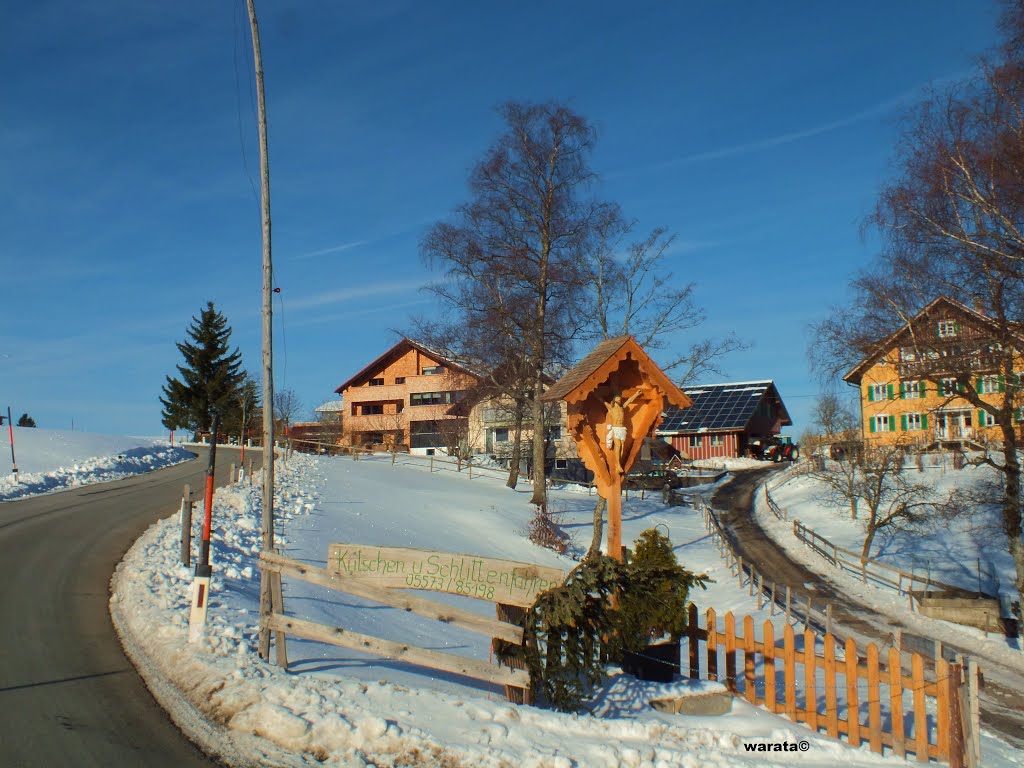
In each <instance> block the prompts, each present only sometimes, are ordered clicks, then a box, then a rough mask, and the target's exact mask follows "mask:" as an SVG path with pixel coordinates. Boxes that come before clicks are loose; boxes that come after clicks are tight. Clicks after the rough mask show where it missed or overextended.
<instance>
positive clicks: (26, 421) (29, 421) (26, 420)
mask: <svg viewBox="0 0 1024 768" xmlns="http://www.w3.org/2000/svg"><path fill="white" fill-rule="evenodd" d="M35 425H36V420H35V419H33V418H32V417H31V416H29V415H28V414H27V413H23V414H21V418H20V419H18V426H19V427H34V426H35Z"/></svg>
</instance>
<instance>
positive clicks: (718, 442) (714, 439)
mask: <svg viewBox="0 0 1024 768" xmlns="http://www.w3.org/2000/svg"><path fill="white" fill-rule="evenodd" d="M723 445H725V440H724V439H723V438H722V436H721V435H712V436H711V447H712V448H721V447H722V446H723Z"/></svg>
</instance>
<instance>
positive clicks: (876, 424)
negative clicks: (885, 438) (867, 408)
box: [868, 413, 896, 432]
mask: <svg viewBox="0 0 1024 768" xmlns="http://www.w3.org/2000/svg"><path fill="white" fill-rule="evenodd" d="M868 429H870V430H871V431H872V432H895V431H896V419H895V418H894V417H892V416H889V414H887V413H882V414H879V415H878V416H872V417H871V418H870V419H868Z"/></svg>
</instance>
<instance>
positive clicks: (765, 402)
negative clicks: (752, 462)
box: [656, 379, 793, 460]
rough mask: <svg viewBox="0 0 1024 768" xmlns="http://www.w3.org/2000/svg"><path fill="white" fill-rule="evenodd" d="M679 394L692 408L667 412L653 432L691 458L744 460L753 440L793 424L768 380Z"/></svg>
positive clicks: (697, 388)
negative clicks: (738, 458)
mask: <svg viewBox="0 0 1024 768" xmlns="http://www.w3.org/2000/svg"><path fill="white" fill-rule="evenodd" d="M683 391H684V392H685V393H686V395H687V396H688V397H689V398H690V399H691V400H692V401H693V405H691V406H690V407H689V408H686V409H678V408H675V409H673V408H670V409H668V410H666V411H665V416H664V420H663V421H662V423H661V426H660V427H659V428H658V430H657V433H656V434H657V436H659V437H661V438H662V439H663V440H667V441H669V442H670V443H671V444H672V446H673V447H674V448H676V449H677V450H678V451H680V453H682V454H683V455H687V456H689V457H690V458H691V459H695V460H696V459H726V458H737V457H740V456H746V455H748V454H749V447H750V445H751V444H752V443H753V441H755V440H766V439H769V438H771V437H773V436H775V435H777V434H779V432H781V431H782V428H783V427H788V426H791V425H792V424H793V421H792V419H790V417H789V412H788V411H787V410H786V406H785V404H784V403H783V402H782V397H781V396H780V395H779V391H778V389H777V388H776V387H775V382H774V381H772V380H771V379H765V380H762V381H739V382H731V383H725V384H705V385H701V386H694V387H687V388H685V389H684V390H683Z"/></svg>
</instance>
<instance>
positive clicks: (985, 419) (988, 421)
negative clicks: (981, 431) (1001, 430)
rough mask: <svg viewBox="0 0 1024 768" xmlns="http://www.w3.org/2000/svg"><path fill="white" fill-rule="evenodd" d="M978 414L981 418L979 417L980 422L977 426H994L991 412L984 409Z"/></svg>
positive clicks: (994, 420) (994, 418)
mask: <svg viewBox="0 0 1024 768" xmlns="http://www.w3.org/2000/svg"><path fill="white" fill-rule="evenodd" d="M981 410H984V409H981ZM980 415H981V419H979V422H980V423H979V424H978V426H979V427H994V426H996V417H995V416H994V415H993V414H991V413H989V412H988V411H985V412H984V414H980Z"/></svg>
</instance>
